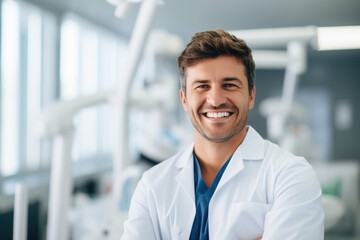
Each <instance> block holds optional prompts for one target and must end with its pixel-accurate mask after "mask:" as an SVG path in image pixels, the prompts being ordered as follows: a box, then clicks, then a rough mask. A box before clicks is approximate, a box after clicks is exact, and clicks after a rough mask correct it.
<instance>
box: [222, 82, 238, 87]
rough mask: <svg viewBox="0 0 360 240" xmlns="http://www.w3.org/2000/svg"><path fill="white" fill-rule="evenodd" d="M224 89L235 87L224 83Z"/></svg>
mask: <svg viewBox="0 0 360 240" xmlns="http://www.w3.org/2000/svg"><path fill="white" fill-rule="evenodd" d="M224 87H226V88H232V87H237V86H236V85H235V84H232V83H226V84H224Z"/></svg>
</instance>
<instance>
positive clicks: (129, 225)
mask: <svg viewBox="0 0 360 240" xmlns="http://www.w3.org/2000/svg"><path fill="white" fill-rule="evenodd" d="M149 191H150V190H149V188H148V187H147V186H146V182H145V180H144V177H143V178H142V179H141V180H140V182H139V183H138V185H137V187H136V189H135V192H134V195H133V197H132V200H131V204H130V209H129V218H128V220H126V221H125V223H124V234H123V236H122V238H121V239H122V240H143V239H148V240H153V239H154V240H155V239H159V237H157V236H156V235H155V231H154V226H153V221H152V217H151V214H150V212H151V209H150V205H151V203H150V202H149V199H148V198H149Z"/></svg>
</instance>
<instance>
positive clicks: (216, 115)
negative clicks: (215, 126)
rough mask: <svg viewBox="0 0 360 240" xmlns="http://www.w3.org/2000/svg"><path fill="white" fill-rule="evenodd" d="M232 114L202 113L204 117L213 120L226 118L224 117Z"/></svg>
mask: <svg viewBox="0 0 360 240" xmlns="http://www.w3.org/2000/svg"><path fill="white" fill-rule="evenodd" d="M232 114H233V113H232V112H218V113H214V112H207V113H204V115H205V116H206V117H207V118H213V119H218V118H226V117H229V116H231V115H232Z"/></svg>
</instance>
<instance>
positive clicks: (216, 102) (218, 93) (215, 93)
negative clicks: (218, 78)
mask: <svg viewBox="0 0 360 240" xmlns="http://www.w3.org/2000/svg"><path fill="white" fill-rule="evenodd" d="M206 101H207V103H208V104H211V105H212V106H213V107H219V106H220V105H222V104H224V103H225V102H226V96H225V94H224V92H223V91H222V89H221V88H216V87H213V88H212V89H211V90H210V91H209V92H208V95H207V98H206Z"/></svg>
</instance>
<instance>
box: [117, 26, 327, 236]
mask: <svg viewBox="0 0 360 240" xmlns="http://www.w3.org/2000/svg"><path fill="white" fill-rule="evenodd" d="M177 63H178V68H179V71H180V77H181V85H182V87H181V90H180V98H181V101H182V105H183V108H184V109H185V111H186V112H188V113H189V116H190V119H191V121H192V123H193V126H194V144H193V145H191V146H190V147H189V148H188V149H186V150H184V151H183V152H180V153H178V154H177V155H175V156H174V157H172V158H170V159H168V160H166V161H164V162H162V163H161V164H158V165H157V166H155V167H153V168H152V169H150V170H149V171H147V172H145V173H144V175H143V177H142V179H141V181H140V182H139V184H138V187H137V189H136V190H135V193H134V196H133V199H132V203H131V206H130V210H129V219H128V220H127V221H126V222H125V224H124V231H125V232H124V235H123V238H122V239H147V240H148V239H216V240H219V239H220V240H221V239H225V240H231V239H242V240H255V239H261V238H262V239H263V240H282V239H287V240H288V239H294V240H295V239H296V240H301V239H303V240H310V239H323V234H324V214H323V210H322V203H321V189H320V186H319V183H318V180H317V178H316V176H315V174H314V172H313V170H312V168H311V167H310V165H309V164H308V163H307V162H306V160H305V159H304V158H301V157H296V156H294V155H292V154H290V153H288V152H286V151H285V150H283V149H280V148H279V147H278V146H277V145H275V144H273V143H271V142H269V141H266V140H264V139H263V138H262V137H261V136H260V135H259V134H258V133H257V132H256V131H255V130H254V129H253V128H252V127H250V126H247V125H246V123H247V119H248V111H249V109H251V108H252V107H253V106H254V100H255V86H254V81H255V64H254V61H253V59H252V55H251V50H250V48H249V47H248V46H247V45H246V43H245V42H244V41H242V40H240V39H237V38H236V37H235V36H232V35H230V34H229V33H227V32H225V31H224V30H222V29H219V30H216V31H207V32H201V33H197V34H195V35H194V36H193V37H192V39H191V42H190V43H189V44H188V45H187V47H186V49H185V50H184V51H183V52H182V54H181V55H180V56H179V58H178V62H177Z"/></svg>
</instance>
